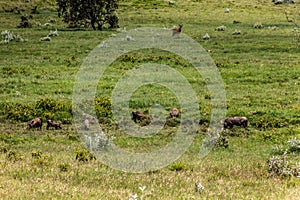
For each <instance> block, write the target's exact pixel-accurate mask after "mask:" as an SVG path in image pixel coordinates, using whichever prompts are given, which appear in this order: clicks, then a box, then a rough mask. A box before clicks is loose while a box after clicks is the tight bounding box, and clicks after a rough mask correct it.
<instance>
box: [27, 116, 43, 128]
mask: <svg viewBox="0 0 300 200" xmlns="http://www.w3.org/2000/svg"><path fill="white" fill-rule="evenodd" d="M42 126H43V119H42V118H41V117H38V118H34V119H32V120H30V121H29V122H28V123H27V129H28V130H29V129H32V128H40V130H42Z"/></svg>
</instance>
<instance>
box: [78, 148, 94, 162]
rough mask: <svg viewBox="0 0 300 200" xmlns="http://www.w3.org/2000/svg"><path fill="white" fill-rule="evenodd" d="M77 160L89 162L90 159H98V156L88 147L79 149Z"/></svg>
mask: <svg viewBox="0 0 300 200" xmlns="http://www.w3.org/2000/svg"><path fill="white" fill-rule="evenodd" d="M76 160H77V161H80V162H87V161H90V160H96V157H95V156H94V155H93V154H92V153H90V152H89V151H88V150H86V149H77V150H76Z"/></svg>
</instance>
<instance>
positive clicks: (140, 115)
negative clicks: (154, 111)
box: [132, 111, 153, 122]
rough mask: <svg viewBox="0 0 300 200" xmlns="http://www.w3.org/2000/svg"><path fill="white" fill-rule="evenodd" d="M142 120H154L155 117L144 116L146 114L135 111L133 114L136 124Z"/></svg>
mask: <svg viewBox="0 0 300 200" xmlns="http://www.w3.org/2000/svg"><path fill="white" fill-rule="evenodd" d="M142 119H153V116H152V115H147V114H144V113H142V112H140V111H133V112H132V120H133V121H134V122H137V121H140V120H142Z"/></svg>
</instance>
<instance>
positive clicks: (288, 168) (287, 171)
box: [268, 152, 300, 177]
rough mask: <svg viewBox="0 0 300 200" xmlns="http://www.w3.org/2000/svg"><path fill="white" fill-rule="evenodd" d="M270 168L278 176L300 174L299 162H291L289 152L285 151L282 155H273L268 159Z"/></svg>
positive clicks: (270, 171)
mask: <svg viewBox="0 0 300 200" xmlns="http://www.w3.org/2000/svg"><path fill="white" fill-rule="evenodd" d="M268 166H269V168H268V170H269V173H272V174H274V175H277V176H282V177H291V176H295V177H298V176H300V166H299V164H298V165H297V164H290V163H289V162H288V161H287V152H284V153H283V155H281V156H272V157H271V158H270V159H269V160H268Z"/></svg>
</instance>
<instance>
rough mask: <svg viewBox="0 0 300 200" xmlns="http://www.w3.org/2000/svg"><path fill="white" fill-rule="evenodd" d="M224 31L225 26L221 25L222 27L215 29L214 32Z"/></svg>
mask: <svg viewBox="0 0 300 200" xmlns="http://www.w3.org/2000/svg"><path fill="white" fill-rule="evenodd" d="M225 30H226V26H224V25H222V26H218V27H217V28H216V31H225Z"/></svg>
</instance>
